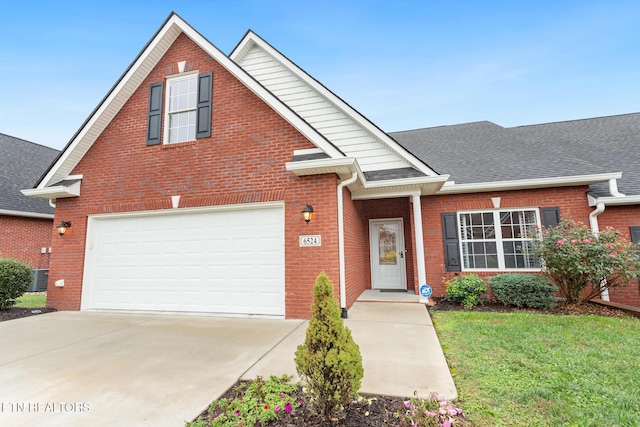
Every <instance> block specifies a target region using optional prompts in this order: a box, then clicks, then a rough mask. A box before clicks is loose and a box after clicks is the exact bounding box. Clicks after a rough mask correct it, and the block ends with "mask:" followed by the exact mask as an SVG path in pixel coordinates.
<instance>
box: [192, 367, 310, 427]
mask: <svg viewBox="0 0 640 427" xmlns="http://www.w3.org/2000/svg"><path fill="white" fill-rule="evenodd" d="M290 380H291V377H289V376H288V375H283V376H282V377H276V376H273V375H272V376H271V377H270V378H269V379H268V380H266V381H265V380H263V379H262V377H257V378H256V379H255V380H252V381H250V382H248V383H243V384H241V385H239V386H238V387H236V388H235V390H234V394H235V397H234V398H223V399H220V400H215V401H213V403H211V406H210V407H209V410H208V413H207V415H206V417H205V416H204V415H203V416H200V417H199V418H198V419H197V420H196V421H194V422H192V423H187V424H186V426H187V427H204V426H214V427H222V426H225V427H236V426H259V425H262V424H267V423H269V422H270V421H273V420H275V419H278V418H280V417H282V416H284V415H285V414H288V413H290V412H291V411H292V410H294V409H295V408H297V407H299V406H301V405H302V401H301V400H299V399H296V398H295V396H294V393H295V391H296V390H298V388H299V387H300V383H295V384H290V383H289V381H290Z"/></svg>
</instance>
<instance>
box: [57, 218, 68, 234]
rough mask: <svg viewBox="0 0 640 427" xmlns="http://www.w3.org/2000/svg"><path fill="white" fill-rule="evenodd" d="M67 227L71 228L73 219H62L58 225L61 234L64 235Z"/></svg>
mask: <svg viewBox="0 0 640 427" xmlns="http://www.w3.org/2000/svg"><path fill="white" fill-rule="evenodd" d="M67 228H71V221H61V222H60V224H58V225H56V229H57V230H58V234H59V235H60V236H64V233H66V232H67Z"/></svg>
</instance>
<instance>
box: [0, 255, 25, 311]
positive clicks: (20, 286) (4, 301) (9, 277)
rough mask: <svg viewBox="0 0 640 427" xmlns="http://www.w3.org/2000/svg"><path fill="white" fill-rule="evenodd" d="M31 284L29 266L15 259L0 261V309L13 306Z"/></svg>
mask: <svg viewBox="0 0 640 427" xmlns="http://www.w3.org/2000/svg"><path fill="white" fill-rule="evenodd" d="M32 282H33V272H32V271H31V266H29V265H28V264H25V263H24V262H22V261H18V260H17V259H12V258H3V259H0V309H5V308H9V307H11V306H13V305H14V304H15V303H16V299H17V298H20V297H21V296H22V294H24V293H25V292H26V291H27V289H29V285H31V283H32Z"/></svg>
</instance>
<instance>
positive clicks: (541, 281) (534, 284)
mask: <svg viewBox="0 0 640 427" xmlns="http://www.w3.org/2000/svg"><path fill="white" fill-rule="evenodd" d="M489 285H491V291H492V292H493V296H494V297H496V299H497V300H498V301H499V302H501V303H502V304H504V305H513V306H516V307H521V308H522V307H527V308H552V307H553V306H555V304H556V299H555V297H554V295H553V294H554V293H555V292H556V291H557V290H558V288H557V287H556V286H555V285H553V284H552V283H551V281H550V280H549V279H548V278H547V277H545V276H541V275H539V274H500V275H498V276H493V277H491V278H490V279H489Z"/></svg>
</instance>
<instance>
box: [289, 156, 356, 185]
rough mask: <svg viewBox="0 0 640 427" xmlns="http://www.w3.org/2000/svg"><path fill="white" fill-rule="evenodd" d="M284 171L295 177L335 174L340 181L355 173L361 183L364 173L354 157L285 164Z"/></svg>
mask: <svg viewBox="0 0 640 427" xmlns="http://www.w3.org/2000/svg"><path fill="white" fill-rule="evenodd" d="M285 169H286V170H287V171H289V172H293V173H294V174H295V175H297V176H307V175H321V174H325V173H335V174H338V176H340V178H341V179H348V178H350V177H351V175H352V174H353V173H354V172H356V173H357V174H358V178H359V180H360V181H361V182H364V173H363V172H362V170H361V169H360V166H359V165H358V160H356V158H355V157H340V158H337V159H316V160H303V161H300V162H287V163H286V164H285Z"/></svg>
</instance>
